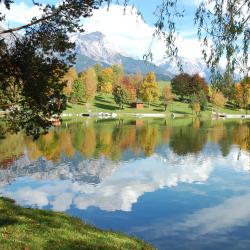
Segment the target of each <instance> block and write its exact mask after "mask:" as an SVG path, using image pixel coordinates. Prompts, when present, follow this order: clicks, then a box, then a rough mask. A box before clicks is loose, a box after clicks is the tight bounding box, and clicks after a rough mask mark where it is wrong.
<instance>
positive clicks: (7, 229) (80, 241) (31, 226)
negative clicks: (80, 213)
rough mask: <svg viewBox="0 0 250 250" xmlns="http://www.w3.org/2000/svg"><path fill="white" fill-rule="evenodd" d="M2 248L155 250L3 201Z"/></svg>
mask: <svg viewBox="0 0 250 250" xmlns="http://www.w3.org/2000/svg"><path fill="white" fill-rule="evenodd" d="M0 249H1V250H2V249H3V250H13V249H15V250H19V249H22V250H33V249H36V250H38V249H45V250H46V249H48V250H50V249H53V250H57V249H60V250H67V249H70V250H72V249H73V250H80V249H90V250H91V249H96V250H97V249H98V250H99V249H100V250H101V249H103V250H104V249H105V250H106V249H107V250H112V249H134V250H136V249H138V250H139V249H141V250H142V249H143V250H150V249H153V248H152V247H151V246H149V245H147V244H146V243H144V242H143V241H140V240H138V239H135V238H132V237H128V236H125V235H123V234H119V233H115V232H111V231H102V230H99V229H97V228H95V227H93V226H90V225H87V224H84V223H83V222H81V221H80V220H79V219H76V218H72V217H69V216H67V215H65V214H63V213H56V212H51V211H43V210H38V209H29V208H22V207H20V206H18V205H16V204H15V203H14V201H12V200H10V199H6V198H0Z"/></svg>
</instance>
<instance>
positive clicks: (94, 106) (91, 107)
mask: <svg viewBox="0 0 250 250" xmlns="http://www.w3.org/2000/svg"><path fill="white" fill-rule="evenodd" d="M163 83H164V84H166V82H163ZM163 83H162V85H163ZM216 111H219V112H221V113H226V114H245V111H239V110H236V109H233V108H232V107H230V106H229V105H228V106H226V107H225V108H219V109H216ZM89 112H92V113H97V112H115V113H118V114H119V115H121V116H122V115H129V114H133V113H162V114H164V113H165V114H166V115H167V116H168V115H169V116H170V114H171V113H172V112H173V113H177V114H184V115H187V116H192V110H191V109H190V108H189V104H188V103H184V102H179V101H174V102H173V103H171V104H170V105H168V107H167V110H166V111H165V110H164V107H163V105H162V104H161V102H156V103H153V104H151V105H150V106H149V107H148V105H147V104H144V108H143V109H140V110H138V109H134V108H131V107H130V105H124V109H122V110H120V109H119V107H118V105H117V104H116V103H115V102H114V99H113V96H112V95H97V96H96V98H95V99H94V100H93V102H92V103H90V104H88V106H87V105H78V104H71V103H70V104H68V107H67V109H66V110H65V111H64V114H72V115H77V114H81V113H89ZM211 112H212V106H211V105H209V106H208V109H207V110H206V111H204V112H202V116H204V117H210V115H211Z"/></svg>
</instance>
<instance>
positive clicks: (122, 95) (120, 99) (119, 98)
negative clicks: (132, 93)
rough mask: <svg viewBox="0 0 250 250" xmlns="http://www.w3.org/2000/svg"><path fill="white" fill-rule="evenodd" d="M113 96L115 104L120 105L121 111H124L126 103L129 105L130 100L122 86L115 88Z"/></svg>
mask: <svg viewBox="0 0 250 250" xmlns="http://www.w3.org/2000/svg"><path fill="white" fill-rule="evenodd" d="M113 96H114V99H115V102H116V103H117V104H118V105H119V108H120V109H123V105H124V104H125V103H128V100H129V96H128V93H127V91H126V90H125V89H124V88H123V87H122V86H121V85H116V86H115V87H114V89H113Z"/></svg>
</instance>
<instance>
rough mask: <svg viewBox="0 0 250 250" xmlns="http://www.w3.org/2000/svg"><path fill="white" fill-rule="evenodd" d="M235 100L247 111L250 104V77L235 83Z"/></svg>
mask: <svg viewBox="0 0 250 250" xmlns="http://www.w3.org/2000/svg"><path fill="white" fill-rule="evenodd" d="M235 100H236V103H237V104H238V105H239V107H240V108H241V109H243V108H244V109H245V110H246V113H247V109H248V106H249V104H250V77H246V78H244V79H243V80H242V81H241V82H240V83H237V84H236V85H235Z"/></svg>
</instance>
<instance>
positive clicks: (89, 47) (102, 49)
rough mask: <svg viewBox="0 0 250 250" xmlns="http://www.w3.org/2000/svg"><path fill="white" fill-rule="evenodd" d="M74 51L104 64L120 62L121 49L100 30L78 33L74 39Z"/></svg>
mask: <svg viewBox="0 0 250 250" xmlns="http://www.w3.org/2000/svg"><path fill="white" fill-rule="evenodd" d="M76 45H77V47H76V51H77V54H79V55H85V56H87V57H89V58H91V59H92V60H95V61H100V62H103V63H106V64H113V63H117V62H120V54H121V50H120V49H119V48H118V47H117V45H116V44H114V43H113V42H111V41H110V40H109V39H107V37H106V36H104V35H103V34H102V33H101V32H98V31H97V32H93V33H89V34H79V35H78V36H77V40H76Z"/></svg>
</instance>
